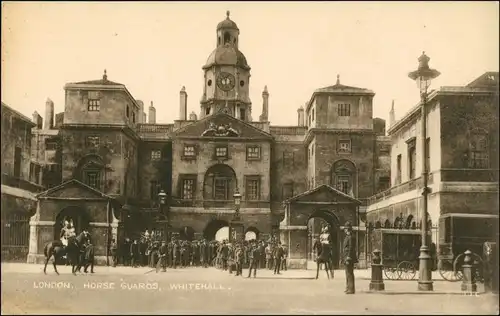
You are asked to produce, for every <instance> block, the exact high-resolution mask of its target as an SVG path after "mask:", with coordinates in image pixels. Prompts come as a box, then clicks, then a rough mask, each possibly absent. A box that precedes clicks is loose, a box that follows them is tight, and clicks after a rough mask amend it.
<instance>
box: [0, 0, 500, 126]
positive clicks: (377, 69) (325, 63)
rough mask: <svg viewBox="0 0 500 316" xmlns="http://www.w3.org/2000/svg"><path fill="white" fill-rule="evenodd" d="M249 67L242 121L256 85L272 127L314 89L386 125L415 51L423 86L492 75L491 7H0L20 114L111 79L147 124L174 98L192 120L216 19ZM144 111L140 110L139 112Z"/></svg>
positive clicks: (166, 112)
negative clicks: (362, 97)
mask: <svg viewBox="0 0 500 316" xmlns="http://www.w3.org/2000/svg"><path fill="white" fill-rule="evenodd" d="M227 10H229V11H230V12H231V19H232V20H233V21H235V22H236V23H237V25H238V27H239V29H240V37H239V42H240V46H239V48H240V50H241V51H242V52H243V54H244V55H245V56H246V58H247V61H248V63H249V64H250V66H251V67H252V70H251V76H252V77H251V81H250V98H251V100H252V116H253V118H254V120H258V117H259V115H260V114H261V110H262V90H263V88H264V86H265V85H267V87H268V91H269V94H270V97H269V120H270V121H271V124H272V125H285V126H291V125H297V109H298V108H299V107H300V106H301V105H304V104H305V102H307V101H308V100H309V99H310V97H311V95H312V93H313V92H314V90H315V89H317V88H321V87H326V86H330V85H334V84H335V82H336V78H337V75H340V82H341V83H342V84H344V85H349V86H355V87H361V88H368V89H371V90H373V91H374V92H375V93H376V95H375V97H374V101H373V116H374V117H381V118H383V119H386V120H387V121H388V119H389V111H390V107H391V102H392V100H395V101H394V102H395V112H396V119H399V118H401V117H402V116H403V115H404V114H405V113H406V112H408V111H409V110H410V108H412V107H413V106H414V105H415V104H417V103H418V100H419V92H418V88H417V85H416V84H415V82H413V81H412V80H410V79H409V78H408V72H410V71H413V70H415V69H416V68H417V65H418V62H417V58H418V57H419V56H420V55H421V54H422V51H425V52H426V54H427V55H428V56H429V57H430V58H431V60H430V66H431V67H432V68H435V69H437V70H439V71H440V72H441V76H440V77H438V78H437V79H435V80H434V82H433V83H432V87H431V88H439V87H440V86H454V85H466V84H468V83H469V82H471V81H472V80H474V79H475V78H477V77H479V76H480V75H481V74H483V73H484V72H487V71H498V68H499V66H498V63H499V61H498V56H499V40H498V39H499V29H498V25H499V4H498V2H496V1H495V2H493V1H490V2H451V1H450V2H427V3H423V2H145V1H141V2H123V3H120V2H73V3H70V2H22V3H21V2H2V13H1V14H2V51H1V56H2V65H1V66H2V68H1V76H2V77H1V79H2V86H1V88H2V90H1V93H2V101H3V102H5V103H7V104H8V105H10V106H11V107H13V108H15V109H17V110H18V111H20V112H21V113H23V114H25V115H26V116H28V117H29V118H31V117H32V113H33V112H34V111H37V112H38V113H40V114H41V115H42V116H44V115H45V101H46V100H47V98H50V99H51V100H53V101H54V104H55V112H56V113H59V112H63V111H64V89H63V87H64V85H65V84H66V83H68V82H78V81H86V80H96V79H101V78H102V75H103V71H104V69H106V70H107V74H108V79H109V80H111V81H115V82H119V83H123V84H125V85H126V86H127V88H128V90H129V91H130V92H131V93H132V95H133V96H134V98H136V99H139V100H143V101H144V103H145V105H149V104H150V102H151V101H154V105H155V108H156V121H157V123H172V122H173V120H176V119H178V118H179V91H180V90H181V88H182V86H185V87H186V91H187V93H188V113H191V112H192V111H194V112H195V113H196V114H198V115H199V112H200V104H199V100H200V98H201V96H202V93H203V71H202V68H201V67H202V66H203V65H204V64H205V62H206V60H207V58H208V56H209V55H210V53H211V52H212V51H213V50H214V49H215V47H216V26H217V23H219V22H220V21H222V20H224V19H225V17H226V11H227ZM145 108H147V106H145Z"/></svg>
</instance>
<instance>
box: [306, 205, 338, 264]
mask: <svg viewBox="0 0 500 316" xmlns="http://www.w3.org/2000/svg"><path fill="white" fill-rule="evenodd" d="M318 220H319V223H318ZM307 226H308V236H310V237H311V239H310V240H308V243H307V248H308V249H307V252H308V253H309V254H310V255H309V257H315V253H314V249H313V245H314V242H315V239H316V238H318V236H319V234H321V229H322V228H323V227H327V229H328V232H329V234H330V245H331V249H332V260H333V266H334V268H338V267H339V266H340V259H341V256H340V254H341V249H340V245H341V240H340V239H341V234H340V232H341V231H340V220H339V218H338V217H337V216H336V215H335V214H334V213H333V212H332V211H329V210H317V211H314V212H313V213H312V214H311V215H310V216H309V218H308V220H307ZM311 230H312V232H311Z"/></svg>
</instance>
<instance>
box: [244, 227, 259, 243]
mask: <svg viewBox="0 0 500 316" xmlns="http://www.w3.org/2000/svg"><path fill="white" fill-rule="evenodd" d="M253 239H255V240H258V239H259V230H258V229H257V228H255V227H253V226H250V227H248V228H247V229H246V231H245V240H253Z"/></svg>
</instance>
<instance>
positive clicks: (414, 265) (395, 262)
mask: <svg viewBox="0 0 500 316" xmlns="http://www.w3.org/2000/svg"><path fill="white" fill-rule="evenodd" d="M421 240H422V237H421V232H420V231H419V230H411V229H385V228H382V229H375V230H373V231H372V232H371V245H372V249H380V250H381V254H380V257H381V259H382V265H383V266H384V275H385V277H386V278H387V279H389V280H413V279H414V278H415V275H416V273H417V270H418V263H419V262H418V256H419V250H420V245H421Z"/></svg>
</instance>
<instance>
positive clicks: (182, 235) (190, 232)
mask: <svg viewBox="0 0 500 316" xmlns="http://www.w3.org/2000/svg"><path fill="white" fill-rule="evenodd" d="M194 234H195V231H194V229H193V228H192V227H190V226H184V227H182V228H181V229H179V239H181V240H188V241H192V240H193V239H194Z"/></svg>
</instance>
